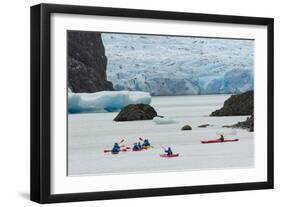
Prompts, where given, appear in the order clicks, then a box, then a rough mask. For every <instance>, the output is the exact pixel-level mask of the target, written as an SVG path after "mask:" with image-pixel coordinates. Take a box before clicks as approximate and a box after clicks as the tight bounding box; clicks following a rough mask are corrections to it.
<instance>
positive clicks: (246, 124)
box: [223, 114, 254, 132]
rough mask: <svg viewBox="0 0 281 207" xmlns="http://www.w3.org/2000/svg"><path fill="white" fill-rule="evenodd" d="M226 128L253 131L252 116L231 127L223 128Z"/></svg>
mask: <svg viewBox="0 0 281 207" xmlns="http://www.w3.org/2000/svg"><path fill="white" fill-rule="evenodd" d="M223 127H227V128H240V129H248V130H249V132H253V131H254V115H253V114H252V115H251V116H250V117H247V119H246V120H245V121H240V122H238V123H236V124H233V125H227V126H223Z"/></svg>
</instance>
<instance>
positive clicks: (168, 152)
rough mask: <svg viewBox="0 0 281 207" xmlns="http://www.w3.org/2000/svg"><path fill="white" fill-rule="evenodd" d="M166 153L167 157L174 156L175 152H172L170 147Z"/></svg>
mask: <svg viewBox="0 0 281 207" xmlns="http://www.w3.org/2000/svg"><path fill="white" fill-rule="evenodd" d="M165 152H166V153H167V155H172V154H173V151H172V149H171V147H168V149H167V150H165Z"/></svg>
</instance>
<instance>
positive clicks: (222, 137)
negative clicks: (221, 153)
mask: <svg viewBox="0 0 281 207" xmlns="http://www.w3.org/2000/svg"><path fill="white" fill-rule="evenodd" d="M219 140H220V141H222V142H223V141H224V136H223V134H221V135H220V138H219Z"/></svg>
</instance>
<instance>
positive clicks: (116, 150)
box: [111, 143, 120, 153]
mask: <svg viewBox="0 0 281 207" xmlns="http://www.w3.org/2000/svg"><path fill="white" fill-rule="evenodd" d="M111 152H115V153H116V152H117V153H118V152H120V146H119V144H118V143H115V144H114V146H113V148H112V150H111Z"/></svg>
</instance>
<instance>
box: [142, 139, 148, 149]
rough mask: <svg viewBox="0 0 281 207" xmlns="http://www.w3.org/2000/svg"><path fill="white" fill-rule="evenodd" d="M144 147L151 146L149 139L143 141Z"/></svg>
mask: <svg viewBox="0 0 281 207" xmlns="http://www.w3.org/2000/svg"><path fill="white" fill-rule="evenodd" d="M142 146H144V147H147V146H150V143H149V141H148V139H145V140H144V141H143V144H142Z"/></svg>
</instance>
